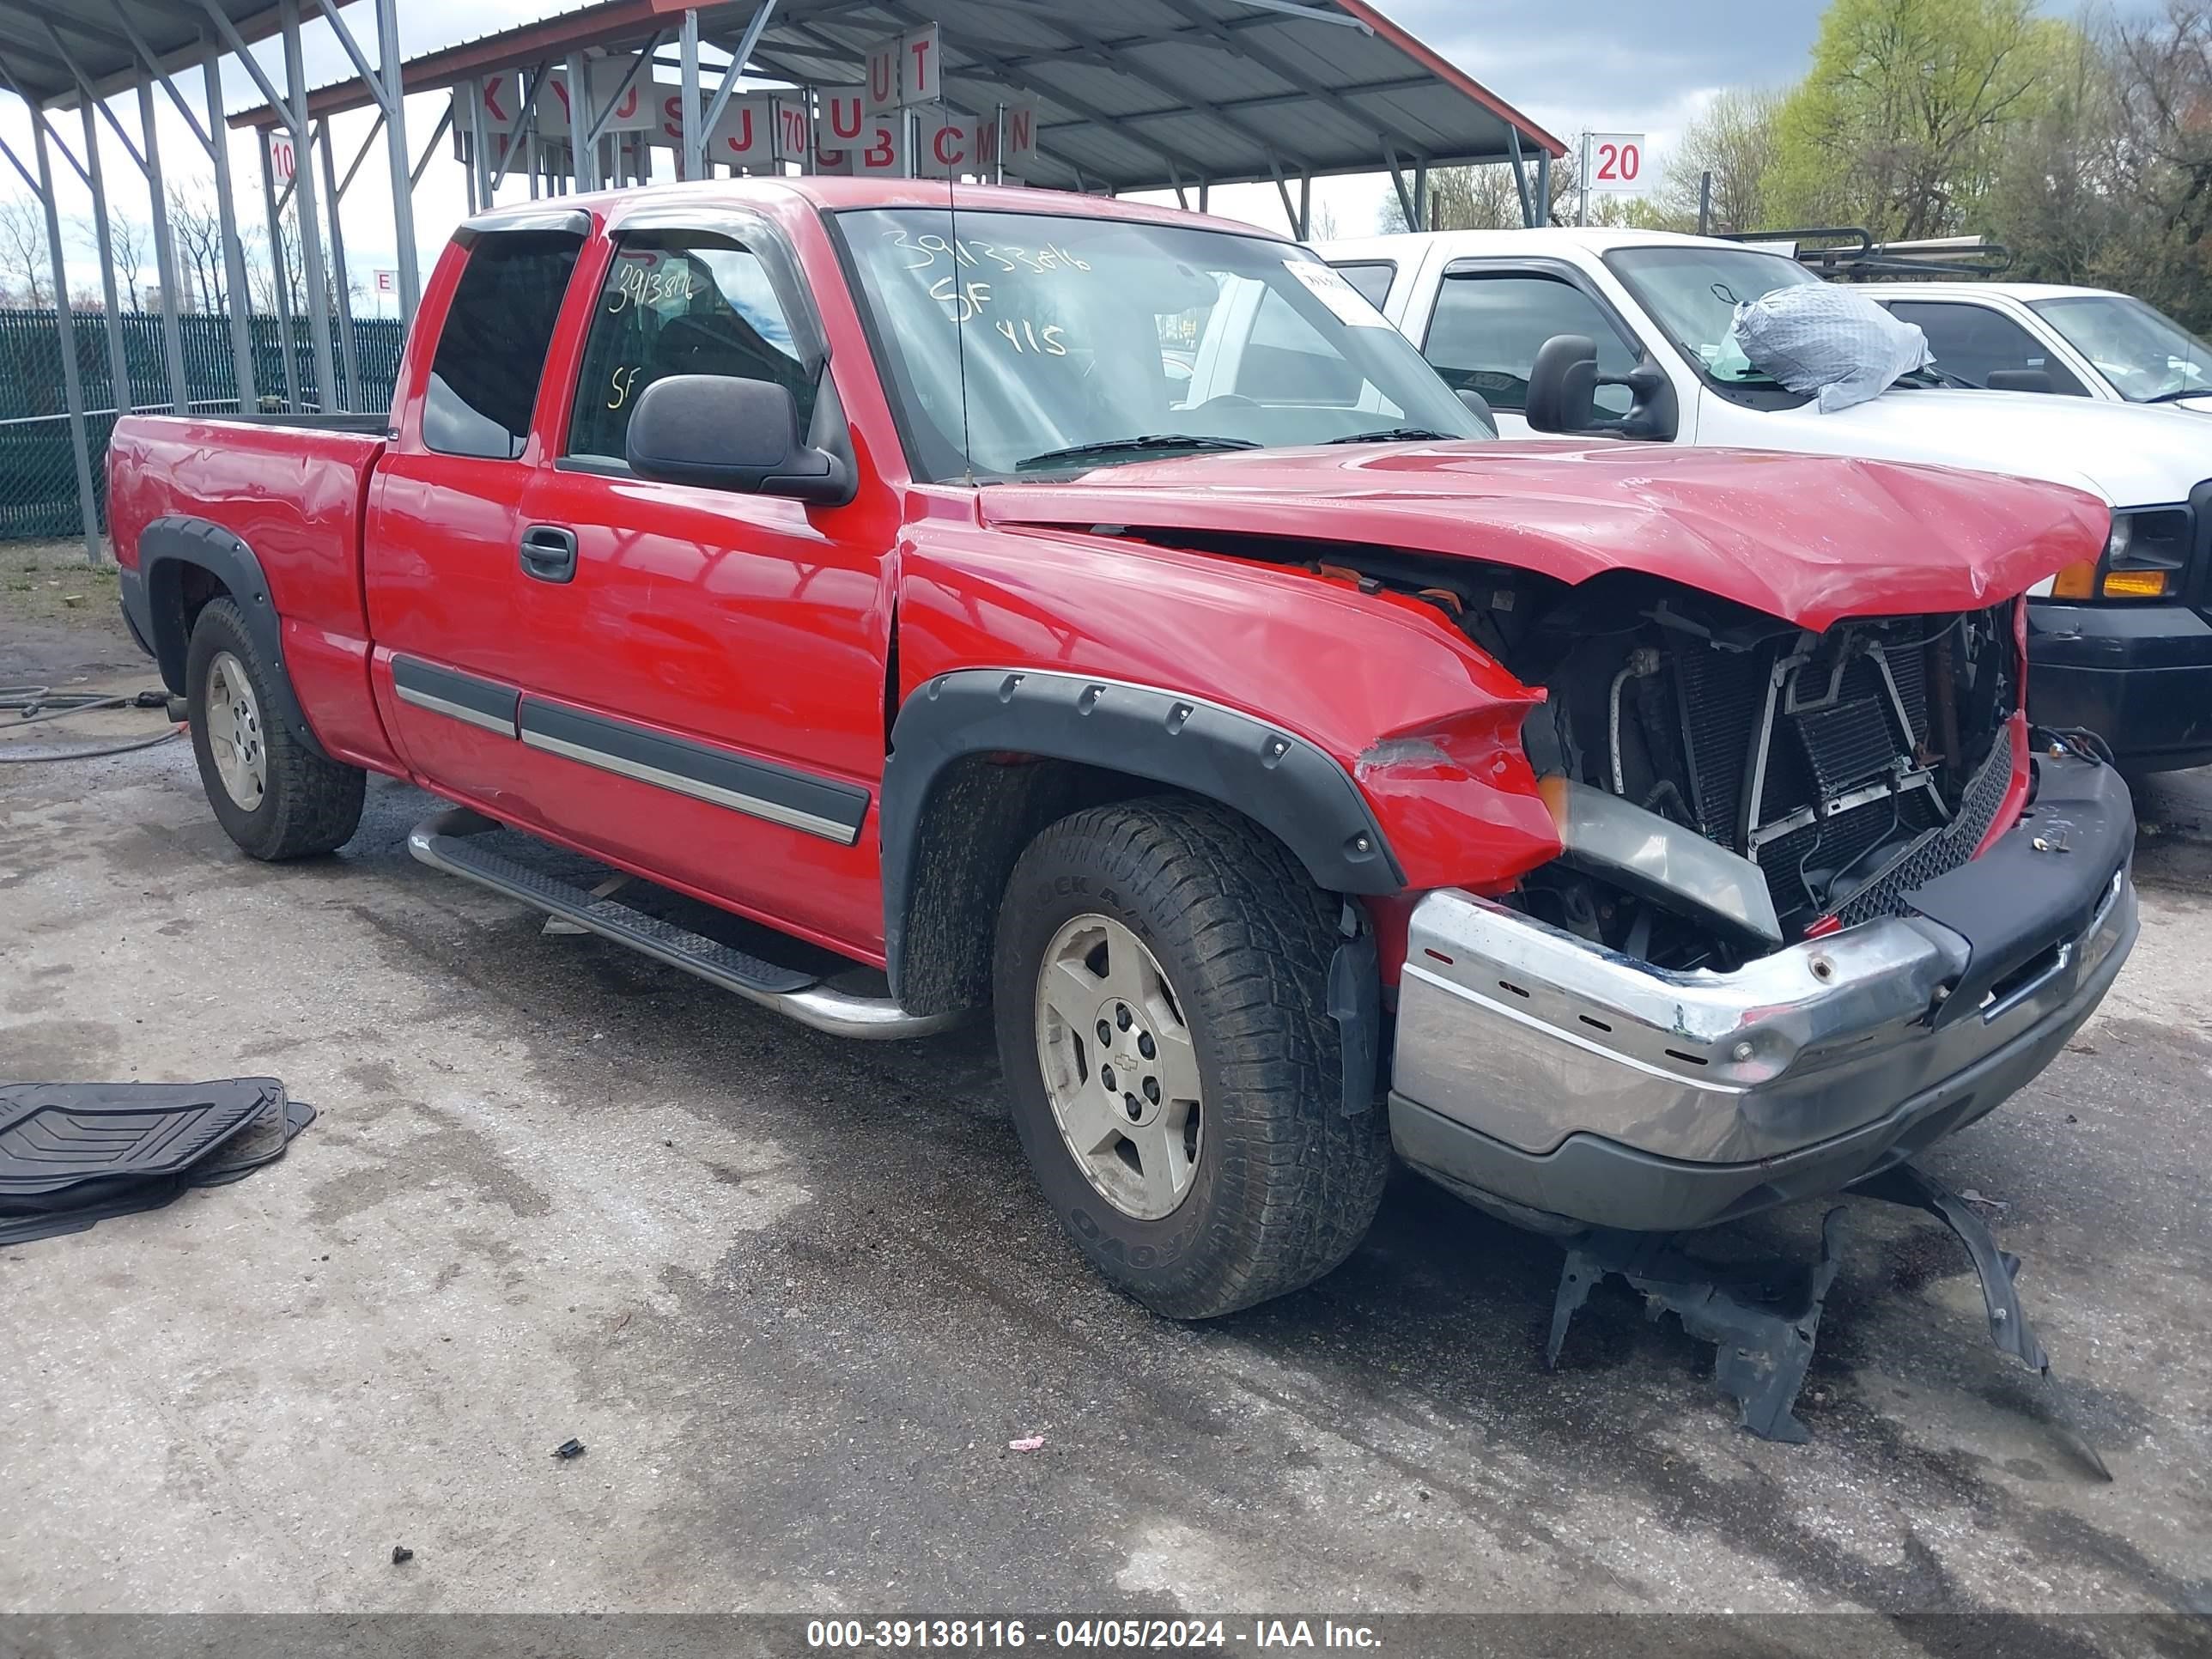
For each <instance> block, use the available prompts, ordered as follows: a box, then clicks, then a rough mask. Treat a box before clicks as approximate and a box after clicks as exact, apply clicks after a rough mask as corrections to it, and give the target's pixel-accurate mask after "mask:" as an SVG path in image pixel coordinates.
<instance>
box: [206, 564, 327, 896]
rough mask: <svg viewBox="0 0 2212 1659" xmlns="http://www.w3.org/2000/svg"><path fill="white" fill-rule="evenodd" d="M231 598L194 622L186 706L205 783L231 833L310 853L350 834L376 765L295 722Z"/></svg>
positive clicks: (273, 853)
mask: <svg viewBox="0 0 2212 1659" xmlns="http://www.w3.org/2000/svg"><path fill="white" fill-rule="evenodd" d="M281 673H283V668H282V667H281V666H279V665H276V664H274V663H270V662H267V661H264V659H263V658H262V655H261V653H259V652H258V651H257V650H256V649H255V648H254V645H253V636H252V635H251V634H250V633H249V632H248V631H247V629H246V618H245V617H244V616H242V615H241V614H240V611H239V609H238V607H237V606H236V605H234V604H232V603H231V601H229V600H228V599H216V600H215V601H213V602H212V603H211V604H210V605H207V606H205V607H204V609H203V610H202V611H200V613H199V615H198V616H197V617H195V618H194V619H193V622H192V637H191V644H190V645H189V646H188V647H186V650H185V707H186V708H187V710H188V711H189V714H190V718H191V728H192V757H193V758H194V759H196V760H197V761H198V763H199V768H200V784H201V787H203V788H204V789H205V790H206V791H207V798H208V805H210V806H212V807H213V808H214V809H215V816H216V822H217V823H221V824H222V827H223V830H224V833H225V834H227V835H228V836H229V837H230V838H231V840H233V841H234V842H237V843H238V845H239V846H240V848H243V849H244V850H245V851H246V853H247V854H250V855H252V857H254V858H257V859H269V860H277V859H296V858H305V857H306V856H307V855H308V854H311V853H328V852H331V851H332V850H334V849H335V848H339V847H343V845H345V843H346V842H348V841H349V840H350V839H352V836H353V832H354V830H355V829H356V828H357V827H358V826H359V825H360V823H361V809H362V799H363V797H364V793H365V789H366V786H367V783H368V774H366V773H364V772H362V770H361V769H359V768H358V767H352V766H345V765H342V764H340V763H338V762H337V761H334V760H328V759H325V757H322V756H320V755H319V754H317V753H315V752H314V750H312V749H310V748H308V747H307V744H304V743H302V742H301V741H300V739H299V738H297V737H296V736H295V735H294V734H293V733H292V732H290V731H289V730H287V729H286V727H285V726H284V722H283V718H282V717H281V716H280V715H279V714H278V713H277V709H278V708H279V704H278V702H277V701H276V676H277V675H279V674H281Z"/></svg>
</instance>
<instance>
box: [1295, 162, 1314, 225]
mask: <svg viewBox="0 0 2212 1659" xmlns="http://www.w3.org/2000/svg"><path fill="white" fill-rule="evenodd" d="M1298 240H1300V241H1301V242H1310V241H1311V240H1313V174H1311V173H1300V174H1299V175H1298Z"/></svg>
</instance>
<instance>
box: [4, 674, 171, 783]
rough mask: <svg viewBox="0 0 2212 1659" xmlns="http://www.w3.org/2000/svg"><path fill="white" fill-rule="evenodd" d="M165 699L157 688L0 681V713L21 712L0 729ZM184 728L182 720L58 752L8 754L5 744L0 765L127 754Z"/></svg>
mask: <svg viewBox="0 0 2212 1659" xmlns="http://www.w3.org/2000/svg"><path fill="white" fill-rule="evenodd" d="M167 702H168V699H167V696H165V695H164V694H162V693H161V692H159V691H141V692H139V693H137V695H136V696H101V695H100V694H99V693H97V692H90V691H57V690H54V689H53V688H52V686H49V685H0V714H17V715H20V716H21V718H20V719H18V720H11V721H9V722H7V723H6V724H5V725H0V731H8V730H15V729H18V728H21V727H22V726H37V725H39V724H40V723H41V722H42V721H46V720H66V719H68V718H69V717H70V715H72V714H93V713H95V712H97V711H99V710H101V709H106V708H164V707H166V706H167ZM184 731H185V726H183V725H182V724H179V725H176V726H171V727H170V728H169V729H168V730H167V731H166V732H155V734H154V735H153V736H152V737H150V738H131V739H128V740H127V741H125V742H122V743H112V744H101V745H100V746H98V747H96V748H92V749H70V750H63V751H62V752H61V753H60V754H58V755H57V754H36V755H11V754H9V753H8V752H7V750H6V749H5V748H0V765H8V766H30V765H34V764H37V763H40V762H46V761H74V760H98V759H100V757H103V756H106V755H127V754H130V753H131V751H132V750H138V749H151V748H152V747H153V746H154V745H155V744H157V743H167V742H168V741H169V739H170V738H174V737H178V736H180V735H181V734H182V733H183V732H184Z"/></svg>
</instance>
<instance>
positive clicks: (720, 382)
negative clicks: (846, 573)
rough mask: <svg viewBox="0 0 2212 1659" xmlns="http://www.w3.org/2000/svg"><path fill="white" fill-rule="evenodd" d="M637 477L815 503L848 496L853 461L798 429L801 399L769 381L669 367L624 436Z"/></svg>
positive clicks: (641, 399)
mask: <svg viewBox="0 0 2212 1659" xmlns="http://www.w3.org/2000/svg"><path fill="white" fill-rule="evenodd" d="M623 458H624V459H627V460H628V461H629V467H630V471H633V472H635V473H636V474H637V476H638V477H641V478H651V479H653V480H655V481H656V482H659V483H687V484H703V485H705V486H706V487H707V488H708V489H732V490H739V491H742V492H744V493H745V494H747V495H787V496H790V497H791V498H792V499H793V500H794V501H807V502H811V503H812V504H813V505H815V506H817V507H836V506H840V505H842V504H843V503H844V502H846V501H851V500H852V499H853V489H854V480H853V476H852V468H851V467H850V466H848V465H847V464H846V463H845V461H844V460H843V459H842V458H841V457H839V456H836V455H833V454H831V453H829V451H828V450H826V449H817V448H814V447H811V446H809V445H808V444H807V443H806V442H805V440H804V439H802V438H801V437H800V436H799V406H798V404H795V403H793V401H792V397H791V393H790V392H789V391H788V390H787V389H786V388H785V387H783V386H779V385H777V384H776V383H775V381H773V380H739V379H738V378H736V377H734V376H732V375H727V374H671V375H669V376H667V377H666V378H665V379H664V380H655V381H654V382H653V384H652V385H651V386H647V387H646V389H645V390H644V391H643V392H641V393H640V394H639V395H638V400H637V407H636V409H635V410H633V411H632V412H631V414H630V417H629V432H628V434H627V435H625V437H624V439H623Z"/></svg>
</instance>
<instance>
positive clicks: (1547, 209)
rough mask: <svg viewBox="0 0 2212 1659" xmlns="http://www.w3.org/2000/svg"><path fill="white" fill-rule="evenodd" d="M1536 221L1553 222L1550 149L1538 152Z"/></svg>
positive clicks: (1543, 223)
mask: <svg viewBox="0 0 2212 1659" xmlns="http://www.w3.org/2000/svg"><path fill="white" fill-rule="evenodd" d="M1536 222H1537V223H1538V224H1540V225H1548V224H1550V223H1551V222H1552V152H1551V151H1549V150H1548V149H1540V150H1538V151H1537V152H1536Z"/></svg>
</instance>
